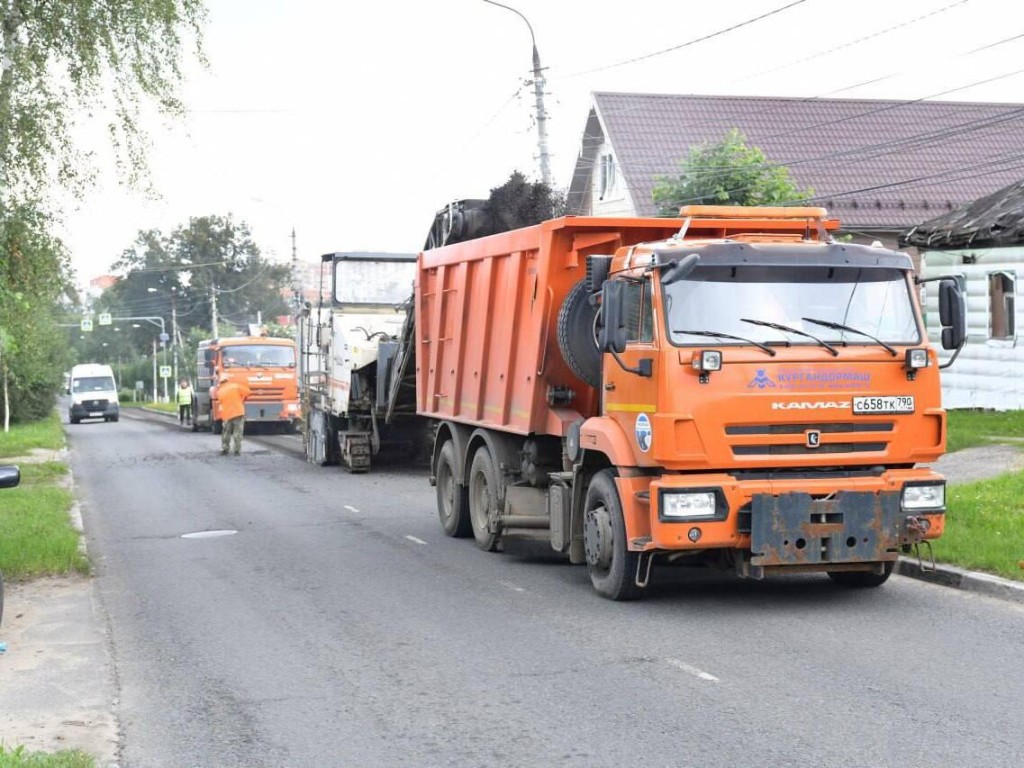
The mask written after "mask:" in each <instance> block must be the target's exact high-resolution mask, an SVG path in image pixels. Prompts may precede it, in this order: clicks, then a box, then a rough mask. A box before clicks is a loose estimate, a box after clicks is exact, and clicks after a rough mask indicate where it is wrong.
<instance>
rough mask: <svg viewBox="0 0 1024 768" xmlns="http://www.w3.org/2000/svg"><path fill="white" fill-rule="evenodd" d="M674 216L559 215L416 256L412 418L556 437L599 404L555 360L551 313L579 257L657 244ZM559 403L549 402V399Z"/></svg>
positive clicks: (581, 261) (671, 228)
mask: <svg viewBox="0 0 1024 768" xmlns="http://www.w3.org/2000/svg"><path fill="white" fill-rule="evenodd" d="M679 227H680V222H679V221H676V220H674V219H621V218H620V219H616V218H590V217H586V218H584V217H566V218H561V219H555V220H553V221H548V222H544V223H543V224H539V225H537V226H533V227H527V228H524V229H519V230H515V231H512V232H506V233H503V234H499V235H491V236H490V237H484V238H480V239H478V240H471V241H468V242H465V243H458V244H456V245H451V246H446V247H443V248H437V249H434V250H430V251H424V252H423V253H422V254H421V255H420V261H419V280H418V283H417V292H416V318H417V322H416V347H417V370H416V383H417V387H416V390H417V412H418V413H419V414H421V415H423V416H430V417H433V418H438V419H453V420H457V421H459V422H461V423H464V424H472V425H475V426H481V427H488V428H492V429H498V430H502V431H507V432H512V433H516V434H520V435H525V434H539V435H554V436H558V437H561V436H563V435H564V434H565V431H566V429H567V428H568V425H569V424H570V423H571V422H572V421H573V420H574V419H576V418H578V417H579V415H580V414H582V415H585V416H592V415H595V414H596V413H597V412H598V407H599V398H598V397H597V393H596V391H595V390H594V388H593V387H591V386H588V385H587V384H585V383H584V382H582V381H581V380H580V379H579V378H578V377H577V376H576V375H575V374H574V373H573V372H572V371H571V370H570V368H569V366H568V365H567V364H566V362H565V361H564V360H563V358H562V354H561V352H560V351H559V346H558V341H557V335H558V334H557V325H558V321H559V310H560V308H561V307H562V305H563V303H564V301H565V299H566V297H567V296H568V295H569V292H570V291H571V290H572V289H573V288H574V287H575V286H576V285H577V284H578V283H579V282H580V281H581V280H583V278H584V277H585V274H586V257H587V256H588V255H591V254H604V253H614V252H615V250H616V249H618V248H621V247H623V246H629V245H633V244H635V243H641V242H645V241H650V240H662V239H664V238H666V237H669V236H671V235H672V234H674V233H675V232H677V231H678V230H679ZM565 390H568V391H571V392H572V399H571V401H570V402H569V403H568V404H567V406H568V407H567V406H566V405H552V404H551V402H550V400H555V401H556V402H564V401H565V398H566V397H568V395H564V394H561V393H563V392H564V391H565Z"/></svg>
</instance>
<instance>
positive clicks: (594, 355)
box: [557, 280, 601, 387]
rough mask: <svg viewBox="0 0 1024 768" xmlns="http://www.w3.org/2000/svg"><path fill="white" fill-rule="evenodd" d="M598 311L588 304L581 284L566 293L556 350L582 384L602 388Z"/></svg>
mask: <svg viewBox="0 0 1024 768" xmlns="http://www.w3.org/2000/svg"><path fill="white" fill-rule="evenodd" d="M596 326H597V307H594V306H591V304H590V288H589V286H588V284H587V281H586V280H581V281H580V282H578V283H576V285H574V286H573V289H572V290H571V291H569V295H568V296H566V297H565V302H564V303H563V304H562V308H561V309H559V310H558V329H557V336H558V348H559V349H560V350H561V352H562V357H563V358H564V360H565V364H566V365H568V366H569V368H570V369H571V370H572V372H573V373H575V374H576V375H577V376H578V377H579V378H580V380H581V381H583V382H584V383H586V384H589V385H590V386H592V387H599V386H601V351H600V350H599V349H598V348H597V338H596V331H597V327H596Z"/></svg>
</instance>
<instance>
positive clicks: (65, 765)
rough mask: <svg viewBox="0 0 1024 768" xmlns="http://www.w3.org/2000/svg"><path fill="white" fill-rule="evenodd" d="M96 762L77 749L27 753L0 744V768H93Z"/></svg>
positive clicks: (23, 750) (21, 748)
mask: <svg viewBox="0 0 1024 768" xmlns="http://www.w3.org/2000/svg"><path fill="white" fill-rule="evenodd" d="M95 767H96V761H95V760H93V759H92V757H90V756H89V755H87V754H85V753H84V752H79V751H78V750H77V749H64V750H61V751H60V752H54V753H52V754H51V753H49V752H28V751H26V750H25V747H23V746H19V747H5V746H4V745H3V744H0V768H95Z"/></svg>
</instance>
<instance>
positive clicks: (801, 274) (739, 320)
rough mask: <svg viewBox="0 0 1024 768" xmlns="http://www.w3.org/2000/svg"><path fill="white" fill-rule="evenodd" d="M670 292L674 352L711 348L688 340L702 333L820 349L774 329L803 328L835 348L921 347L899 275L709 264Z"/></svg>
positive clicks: (863, 270) (884, 271) (810, 340)
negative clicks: (825, 324)
mask: <svg viewBox="0 0 1024 768" xmlns="http://www.w3.org/2000/svg"><path fill="white" fill-rule="evenodd" d="M664 292H665V311H666V314H667V317H666V321H667V328H668V336H669V340H670V341H671V342H672V343H673V344H676V345H692V344H701V343H705V344H706V343H707V342H706V341H703V340H702V339H701V338H700V337H698V336H696V335H694V334H693V333H687V331H694V330H701V329H711V330H713V331H715V332H716V333H726V334H733V335H736V336H745V337H748V338H750V339H752V340H754V341H758V342H762V343H766V344H772V343H776V344H782V343H788V344H791V345H797V344H818V343H819V342H818V341H815V340H814V339H813V338H809V337H808V336H802V335H799V334H797V333H787V332H786V331H784V330H780V329H779V328H778V327H772V325H775V326H779V325H782V326H788V327H790V328H793V329H799V330H800V331H803V332H805V333H807V334H811V335H813V336H814V337H817V338H818V339H821V340H823V341H825V342H829V343H845V344H861V345H863V344H868V345H873V344H876V342H875V341H874V340H872V339H870V338H868V337H866V336H865V335H864V334H871V335H872V336H874V337H876V338H877V339H880V340H881V341H884V342H887V343H889V344H918V343H920V340H921V336H920V331H919V329H918V327H917V321H916V319H915V316H914V307H913V303H912V301H911V297H910V291H909V289H908V286H907V282H906V279H905V278H904V274H903V272H902V271H900V270H898V269H884V268H862V267H823V266H796V265H792V266H790V265H786V266H778V265H772V266H766V265H708V266H700V267H698V268H697V269H695V270H694V271H693V272H692V273H690V274H689V275H688V276H687V277H686V279H684V280H679V281H678V282H674V283H671V284H669V285H666V286H664ZM744 318H747V320H744ZM804 318H815V319H817V320H819V321H820V320H824V321H828V322H833V323H840V324H842V325H846V326H849V327H850V328H855V329H857V330H858V331H860V332H861V333H860V334H858V333H853V332H850V331H845V330H840V329H836V328H831V329H830V328H824V327H822V325H821V324H820V323H819V324H815V323H811V322H808V321H806V320H804ZM752 320H757V321H762V322H761V323H752V322H751V321H752ZM723 343H728V342H723ZM733 343H742V342H733Z"/></svg>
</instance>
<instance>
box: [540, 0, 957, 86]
mask: <svg viewBox="0 0 1024 768" xmlns="http://www.w3.org/2000/svg"><path fill="white" fill-rule="evenodd" d="M963 1H964V2H966V0H963ZM805 2H807V0H794V2H791V3H788V4H786V5H783V6H781V7H779V8H775V9H774V10H771V11H768V12H767V13H762V14H761V15H760V16H754V17H753V18H750V19H746V20H745V21H741V22H739V23H738V24H733V25H732V26H730V27H726V28H724V29H720V30H718V31H717V32H711V33H710V34H707V35H703V36H701V37H697V38H694V39H693V40H688V41H686V42H685V43H680V44H679V45H673V46H671V47H670V48H665V49H663V50H660V51H655V52H654V53H647V54H644V55H643V56H635V57H633V58H631V59H625V60H623V61H620V62H617V63H615V64H606V65H605V66H603V67H594V68H593V69H585V70H582V71H580V72H573V73H572V74H569V75H562V76H561V77H557V78H552V79H555V80H568V79H569V78H573V77H582V76H583V75H589V74H592V73H594V72H605V71H607V70H609V69H616V68H618V67H624V66H626V65H627V64H635V63H637V62H638V61H646V60H647V59H653V58H654V57H655V56H662V55H664V54H666V53H672V52H673V51H679V50H682V49H683V48H688V47H690V46H691V45H696V44H697V43H703V42H705V41H707V40H711V39H712V38H715V37H719V36H721V35H724V34H727V33H729V32H733V31H735V30H737V29H740V28H742V27H746V26H749V25H751V24H754V23H756V22H758V21H762V20H764V19H767V18H768V17H770V16H774V15H776V14H778V13H782V12H783V11H786V10H788V9H790V8H793V7H794V6H797V5H802V4H803V3H805Z"/></svg>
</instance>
